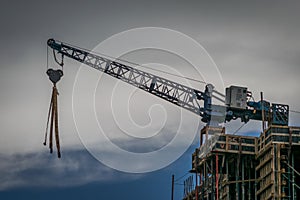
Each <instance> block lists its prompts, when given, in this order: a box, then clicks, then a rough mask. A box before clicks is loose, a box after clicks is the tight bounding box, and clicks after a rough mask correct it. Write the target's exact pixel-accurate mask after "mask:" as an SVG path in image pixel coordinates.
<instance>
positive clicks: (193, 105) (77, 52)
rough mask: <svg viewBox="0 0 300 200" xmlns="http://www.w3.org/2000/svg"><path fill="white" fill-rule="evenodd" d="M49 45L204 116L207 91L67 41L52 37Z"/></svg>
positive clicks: (79, 60) (68, 55)
mask: <svg viewBox="0 0 300 200" xmlns="http://www.w3.org/2000/svg"><path fill="white" fill-rule="evenodd" d="M48 45H49V46H50V47H51V48H53V49H54V50H56V51H57V52H58V53H60V54H62V55H64V56H67V57H70V58H72V59H74V60H77V61H78V62H80V63H84V64H86V65H88V66H90V67H93V68H95V69H97V70H99V71H101V72H104V73H106V74H108V75H110V76H113V77H115V78H118V79H120V80H122V81H124V82H126V83H129V84H130V85H133V86H135V87H138V88H140V89H142V90H144V91H146V92H149V93H151V94H153V95H155V96H157V97H160V98H162V99H164V100H167V101H169V102H171V103H173V104H176V105H178V106H180V107H182V108H185V109H187V110H189V111H191V112H193V113H195V114H197V115H200V116H203V109H202V108H201V107H200V104H199V102H200V100H203V98H204V97H203V95H204V93H203V92H200V91H198V90H195V89H192V88H190V87H187V86H185V85H182V84H179V83H176V82H173V81H170V80H167V79H164V78H162V77H158V76H156V75H154V74H151V73H148V72H144V71H141V70H138V69H136V68H133V67H130V66H128V65H125V64H122V63H120V62H116V61H113V60H110V59H107V58H104V57H102V56H99V55H96V54H93V53H90V52H87V51H85V50H82V49H80V48H78V47H76V48H75V47H72V46H70V45H66V44H64V43H57V42H56V41H54V40H49V41H48Z"/></svg>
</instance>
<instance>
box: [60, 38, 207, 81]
mask: <svg viewBox="0 0 300 200" xmlns="http://www.w3.org/2000/svg"><path fill="white" fill-rule="evenodd" d="M56 41H57V42H60V43H61V44H66V45H68V46H70V47H72V48H76V49H81V50H84V51H86V52H89V53H93V54H95V55H98V56H101V57H104V58H107V59H112V60H113V61H118V62H120V63H122V64H124V63H127V64H130V65H134V66H135V69H138V68H137V67H141V68H144V69H148V70H149V69H150V70H152V71H156V72H161V73H164V74H168V75H171V76H175V77H178V78H183V79H186V80H190V81H194V82H198V83H202V84H207V83H206V81H204V80H203V81H202V80H197V79H194V78H191V77H188V76H183V75H178V74H175V73H171V72H166V71H164V70H160V69H155V68H152V67H146V66H143V65H142V64H139V63H135V62H132V61H128V60H125V59H121V58H116V57H114V56H110V55H106V54H103V53H100V52H96V51H92V50H89V49H86V48H82V47H79V46H76V45H73V44H69V43H67V42H62V41H60V40H56ZM57 63H58V64H60V63H59V62H57ZM62 64H63V63H62Z"/></svg>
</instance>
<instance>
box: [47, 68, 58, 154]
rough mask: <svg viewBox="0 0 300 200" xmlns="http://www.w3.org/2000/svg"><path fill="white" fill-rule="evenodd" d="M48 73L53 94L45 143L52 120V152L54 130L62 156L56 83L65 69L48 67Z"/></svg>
mask: <svg viewBox="0 0 300 200" xmlns="http://www.w3.org/2000/svg"><path fill="white" fill-rule="evenodd" d="M47 75H48V76H49V79H50V81H51V82H52V83H53V88H52V95H51V101H50V106H49V111H48V120H47V127H46V132H45V141H44V143H43V144H44V145H45V146H46V145H47V133H48V126H49V121H50V132H49V148H50V153H53V130H54V131H55V141H56V148H57V156H58V158H60V157H61V153H60V144H59V135H58V107H57V96H58V91H57V88H56V83H57V82H58V81H59V80H60V79H61V77H62V76H63V71H62V70H60V69H57V70H54V69H48V70H47Z"/></svg>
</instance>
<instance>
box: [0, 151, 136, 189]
mask: <svg viewBox="0 0 300 200" xmlns="http://www.w3.org/2000/svg"><path fill="white" fill-rule="evenodd" d="M0 160H1V163H0V191H1V190H7V189H11V188H19V187H72V186H80V185H84V184H87V183H92V182H99V183H102V182H105V183H109V182H114V181H122V180H135V179H138V178H139V177H141V175H132V174H124V173H119V172H117V171H115V170H113V169H110V168H108V167H105V166H103V165H102V164H100V163H99V162H97V161H96V160H95V159H93V158H92V157H91V156H90V155H89V154H88V153H87V152H86V151H83V150H66V151H65V152H64V153H63V158H62V159H58V158H56V155H55V152H54V154H53V155H51V154H45V153H43V154H41V153H37V154H36V153H26V154H13V155H7V154H1V155H0Z"/></svg>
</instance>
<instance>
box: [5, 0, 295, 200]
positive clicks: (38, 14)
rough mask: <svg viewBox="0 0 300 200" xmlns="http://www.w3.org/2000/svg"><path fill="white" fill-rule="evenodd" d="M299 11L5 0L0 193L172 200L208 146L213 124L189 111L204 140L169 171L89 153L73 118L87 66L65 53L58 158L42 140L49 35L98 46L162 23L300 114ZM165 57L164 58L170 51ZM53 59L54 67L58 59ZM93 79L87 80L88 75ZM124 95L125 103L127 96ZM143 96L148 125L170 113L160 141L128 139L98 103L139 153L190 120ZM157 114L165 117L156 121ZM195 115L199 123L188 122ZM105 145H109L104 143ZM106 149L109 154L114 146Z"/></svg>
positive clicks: (235, 76) (260, 5)
mask: <svg viewBox="0 0 300 200" xmlns="http://www.w3.org/2000/svg"><path fill="white" fill-rule="evenodd" d="M299 8H300V4H299V2H296V1H276V0H275V1H273V0H272V1H263V2H262V1H251V2H250V1H247V2H240V1H235V0H230V1H226V2H225V1H215V0H213V1H189V2H184V1H182V2H173V1H163V2H161V1H155V0H154V1H126V2H125V1H117V0H116V1H115V0H110V1H103V0H101V1H97V2H94V1H56V0H54V1H46V0H42V1H34V0H29V1H6V0H5V1H2V2H1V8H0V26H1V33H0V34H1V37H0V44H1V46H0V91H1V92H0V103H1V104H0V113H1V114H0V126H1V131H0V152H1V153H0V199H12V200H14V199H20V198H22V199H50V198H51V199H53V198H56V199H66V198H73V199H82V198H86V199H141V196H142V197H143V199H149V200H150V199H151V200H152V199H162V200H164V199H170V192H171V191H170V188H171V175H172V174H175V179H176V177H179V176H181V175H183V174H185V173H186V172H187V171H188V170H189V169H190V167H191V153H192V152H193V151H194V149H195V148H196V147H197V146H198V143H199V141H198V139H199V135H198V134H197V131H199V129H200V128H201V127H202V125H204V124H202V123H199V124H198V120H199V121H200V119H199V118H198V117H197V116H190V115H189V114H185V116H188V117H187V118H186V119H185V120H186V121H185V122H184V124H183V126H182V128H183V129H184V131H181V134H182V133H183V132H186V134H190V135H193V134H194V135H195V137H192V138H193V140H191V141H190V142H191V143H192V145H191V146H190V147H189V148H188V150H187V151H185V152H182V153H183V155H182V156H181V157H180V158H179V159H178V160H176V161H175V162H173V163H171V164H170V165H168V166H166V167H165V168H162V169H159V170H157V171H153V172H149V173H139V174H135V173H125V172H120V171H117V170H115V169H112V168H109V167H107V166H105V165H104V164H101V162H99V161H98V160H96V159H95V158H94V157H93V156H92V155H91V154H90V152H89V151H88V150H87V148H86V146H85V145H84V142H83V140H82V136H84V134H82V133H78V132H77V130H76V124H75V122H74V118H73V110H72V95H73V93H72V91H73V86H74V84H75V79H76V74H77V73H78V69H79V68H80V64H79V63H76V62H74V61H71V60H65V67H64V74H65V75H64V77H63V79H62V80H61V81H60V83H59V84H58V89H59V92H60V95H59V110H60V115H59V121H60V134H61V135H60V136H61V141H62V153H63V154H62V156H63V157H62V159H60V160H59V159H57V158H56V155H55V154H54V155H50V154H49V151H48V148H46V147H44V146H43V145H42V142H43V138H44V132H45V126H46V118H47V110H48V106H49V98H50V92H51V83H50V81H49V80H48V77H47V76H46V73H45V72H46V53H47V50H46V42H47V40H48V39H49V38H56V39H59V40H61V41H66V42H69V43H71V44H74V45H77V46H80V47H84V48H86V49H94V48H95V47H96V46H97V45H98V44H99V43H101V42H102V41H104V40H106V39H107V38H109V37H111V36H113V35H115V34H118V33H120V32H123V31H127V30H129V29H133V28H141V27H162V28H167V29H172V30H176V31H179V32H181V33H183V34H185V35H187V36H189V37H191V38H192V39H194V40H195V41H197V42H198V43H200V44H201V45H202V46H203V47H204V48H205V49H206V51H207V52H208V53H209V55H210V56H211V58H212V59H213V60H214V62H215V63H216V65H217V67H218V70H219V72H220V75H221V76H222V79H223V82H224V85H225V86H229V85H232V84H234V85H241V86H246V87H248V89H249V90H250V91H252V92H253V94H254V97H255V99H256V100H258V99H259V92H261V91H263V92H264V97H265V99H267V100H269V101H270V102H275V103H283V104H288V105H290V109H291V110H295V111H299V110H300V104H299V99H300V93H299V85H300V81H299V80H300V79H299V74H300V67H299V64H300V60H299V55H300V40H299V35H300V24H299V17H300V16H299V15H300V14H299ZM149 41H151V38H150V39H149ZM125 44H126V42H125V41H124V42H120V47H121V46H122V45H123V46H125ZM127 45H128V44H127ZM182 46H185V44H182ZM101 53H108V52H101ZM112 53H113V52H112ZM133 53H134V52H133ZM156 53H157V52H156ZM147 55H151V56H152V57H151V56H150V57H147ZM126 56H127V57H126ZM139 56H145V57H143V58H140V57H139ZM165 56H166V57H164V58H165V60H168V58H171V57H168V56H169V55H165ZM124 57H125V58H128V59H130V60H131V61H136V62H143V61H145V60H147V61H149V59H151V58H152V59H153V58H157V59H158V55H157V54H155V53H154V54H152V52H150V51H140V52H137V53H136V54H134V55H133V56H132V55H131V54H127V55H125V56H124ZM135 59H136V60H135ZM139 59H140V60H139ZM143 59H144V60H143ZM154 61H157V60H154ZM50 64H51V66H52V67H53V66H54V63H53V60H51V63H50ZM140 64H143V63H140ZM169 64H170V66H171V67H170V68H169V69H172V70H175V71H176V70H177V71H180V72H181V73H183V74H187V75H188V76H191V77H193V78H197V79H199V80H201V76H200V75H199V74H196V73H193V71H189V69H188V66H185V65H184V62H182V63H180V65H179V64H178V63H177V61H176V63H175V62H174V61H173V64H174V65H173V64H172V62H171V61H170V62H169ZM175 65H176V66H175ZM157 66H158V67H160V66H159V65H157ZM166 69H168V68H166ZM91 73H92V74H93V73H94V72H91ZM97 73H98V72H97ZM95 74H96V72H95ZM95 74H93V75H95ZM96 75H97V74H96ZM91 78H92V77H86V79H85V80H86V82H87V83H88V82H89V80H91ZM168 78H169V77H168ZM202 78H203V77H202ZM101 81H103V82H104V84H103V85H102V88H100V87H99V90H98V91H97V95H98V96H97V100H99V102H101V101H105V100H106V101H107V99H106V98H107V96H106V95H105V94H107V93H105V89H106V90H109V89H111V88H110V87H112V85H110V84H114V83H115V82H113V81H112V80H111V79H108V78H104V79H102V80H101ZM193 84H194V83H193ZM119 86H120V87H121V88H122V87H123V88H125V89H124V90H122V91H119V92H118V95H119V94H123V93H126V88H128V87H127V86H124V85H119ZM193 86H194V87H196V88H199V90H202V89H203V87H204V86H203V85H200V84H194V85H193ZM103 88H104V92H103ZM128 91H130V90H128ZM101 92H103V93H101ZM106 92H107V91H106ZM117 97H118V98H117V100H118V101H119V102H122V101H121V100H122V97H120V96H117ZM135 98H136V99H135V100H136V102H135V103H133V106H132V105H130V106H129V108H130V109H131V111H132V117H133V119H134V120H135V122H136V123H137V124H139V125H141V126H143V125H144V126H145V127H146V125H148V124H151V123H150V122H153V123H154V125H155V126H156V125H157V126H158V125H160V117H161V116H164V115H165V113H164V112H162V111H161V110H163V109H161V110H160V108H161V106H163V108H164V109H165V110H166V113H167V114H168V115H169V117H167V118H166V119H167V120H166V123H165V127H163V129H157V127H150V129H145V130H147V131H149V133H151V131H153V130H154V129H155V130H160V131H161V132H162V133H164V134H165V135H164V136H166V137H165V138H158V140H157V141H158V143H157V144H156V143H155V140H153V141H152V142H153V143H141V144H136V141H139V140H132V141H127V140H123V139H124V138H122V137H119V135H120V133H121V131H120V130H119V129H118V127H117V128H116V124H113V123H111V122H110V121H109V119H110V116H111V113H109V110H107V107H104V106H102V107H101V104H100V103H99V104H98V105H96V107H97V108H99V110H101V108H102V109H103V110H101V111H102V112H98V113H96V114H97V115H98V117H99V118H101V117H102V119H103V120H102V122H103V123H105V125H106V126H105V127H104V128H105V132H106V133H107V134H108V135H109V136H110V138H113V139H115V141H116V143H117V144H120V145H121V146H122V145H123V147H124V148H127V149H130V150H137V149H135V148H136V147H137V146H135V145H140V146H138V148H139V149H138V151H139V152H143V151H149V149H151V148H157V146H159V145H161V146H163V145H164V144H165V142H166V141H170V138H172V137H174V135H176V130H179V129H178V124H177V122H178V120H181V118H180V116H181V115H180V116H179V115H177V114H176V113H179V112H180V110H179V109H178V108H176V107H174V106H173V105H169V104H168V103H165V102H161V101H160V100H157V99H154V98H152V97H149V96H145V95H144V94H143V93H137V96H136V97H135ZM118 101H116V102H114V103H118ZM157 104H159V105H158V106H153V105H157ZM145 105H146V106H145ZM152 106H153V107H152ZM83 108H84V107H83ZM114 108H116V107H114ZM151 109H152V110H151ZM149 110H150V111H151V112H150V111H149ZM145 113H146V114H145ZM151 116H152V117H153V116H154V118H153V119H155V120H157V119H158V121H155V120H154V121H151ZM157 116H159V117H157ZM170 116H171V117H170ZM83 118H84V117H83ZM189 120H190V121H191V122H193V123H189ZM90 121H91V119H90V118H89V117H85V118H84V120H83V121H82V122H83V123H84V124H88V123H89V122H90ZM122 122H123V121H122ZM195 122H197V123H195ZM299 124H300V116H299V113H290V125H294V126H296V125H297V126H299ZM240 125H241V123H240V122H239V121H234V122H230V123H228V124H227V125H226V129H227V132H228V133H232V132H234V131H235V130H236V129H237V128H238V127H240ZM194 130H196V131H194ZM260 130H261V124H260V123H257V122H249V123H248V124H246V125H245V126H244V127H243V128H242V129H241V130H240V132H239V134H248V135H254V134H258V133H259V132H260ZM86 134H87V135H88V134H89V133H86ZM135 134H136V133H135ZM144 134H146V133H144ZM168 134H169V135H168ZM145 144H146V145H145ZM98 145H103V146H105V144H101V143H100V144H98ZM143 145H145V146H143ZM151 145H152V146H151ZM180 145H181V144H178V145H176V146H175V147H174V151H175V150H178V149H180V148H181V146H180ZM143 147H144V148H143ZM146 147H147V148H146ZM105 150H107V152H109V149H105ZM109 153H111V152H109ZM112 159H114V158H112ZM133 163H134V162H133ZM133 163H129V164H133ZM120 164H122V163H120ZM139 164H140V163H139ZM137 168H138V166H137ZM133 170H135V169H133ZM180 181H183V180H180ZM180 181H179V183H180ZM181 183H182V182H181ZM182 193H183V186H182V185H176V187H175V199H180V198H181V197H182Z"/></svg>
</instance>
